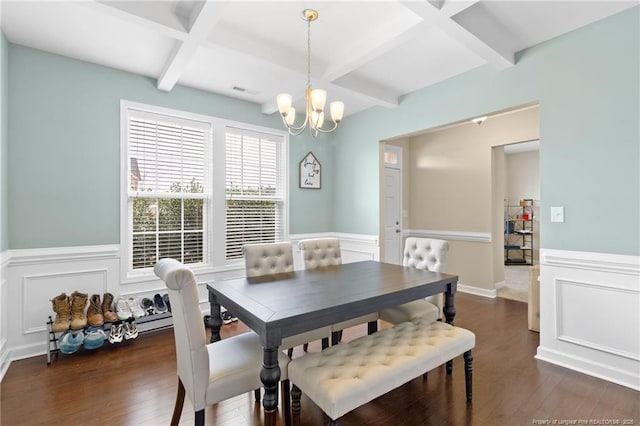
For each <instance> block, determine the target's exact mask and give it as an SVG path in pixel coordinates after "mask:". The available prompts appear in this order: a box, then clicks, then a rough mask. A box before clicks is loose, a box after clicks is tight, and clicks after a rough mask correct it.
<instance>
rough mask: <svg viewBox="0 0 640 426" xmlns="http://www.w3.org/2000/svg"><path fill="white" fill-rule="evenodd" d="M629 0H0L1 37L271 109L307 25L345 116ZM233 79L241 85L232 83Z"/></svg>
mask: <svg viewBox="0 0 640 426" xmlns="http://www.w3.org/2000/svg"><path fill="white" fill-rule="evenodd" d="M637 4H638V1H637V0H628V1H619V0H585V1H581V0H571V1H538V0H518V1H495V0H479V1H477V0H456V1H453V0H448V1H447V0H431V1H424V0H399V1H394V0H389V1H330V0H325V1H320V2H316V3H313V4H311V3H308V2H291V1H278V2H272V1H224V2H223V1H208V2H205V1H204V0H165V1H154V0H142V1H137V0H136V1H118V2H114V1H110V0H102V1H93V0H81V1H65V0H55V1H31V0H23V1H2V31H3V32H4V34H5V36H6V37H7V39H8V40H9V41H10V42H11V43H15V44H19V45H24V46H28V47H32V48H35V49H40V50H44V51H48V52H53V53H56V54H59V55H63V56H68V57H72V58H76V59H80V60H83V61H87V62H93V63H97V64H101V65H105V66H108V67H113V68H116V69H120V70H125V71H129V72H132V73H136V74H141V75H145V76H149V77H151V78H154V79H157V81H158V83H159V87H161V89H162V90H172V88H173V87H174V86H175V84H182V85H186V86H190V87H197V88H199V89H202V90H206V91H210V92H213V93H221V94H225V95H228V96H233V97H237V98H239V99H244V100H248V101H251V102H255V103H257V104H260V105H261V109H262V111H263V112H265V113H268V114H272V113H274V112H275V111H276V109H275V102H274V99H275V96H276V95H277V94H278V93H280V92H288V93H291V94H292V95H294V97H295V98H296V99H297V103H296V105H297V106H298V109H300V106H301V103H300V102H301V101H302V99H303V93H304V88H305V82H306V74H307V72H306V65H307V62H306V55H307V51H306V48H307V33H306V29H307V28H306V25H307V24H306V22H305V21H304V20H303V19H302V18H301V12H302V9H304V8H305V7H316V8H317V10H318V12H319V15H320V16H319V19H318V21H316V22H313V23H312V24H311V55H312V61H311V77H312V82H313V85H314V87H317V88H320V87H321V88H325V89H327V90H328V97H329V100H342V101H344V102H345V115H346V116H348V115H349V114H353V113H354V112H357V111H361V110H363V109H366V108H369V107H373V106H384V107H393V106H395V105H397V104H398V98H399V97H400V96H402V95H404V94H406V93H409V92H412V91H415V90H418V89H421V88H423V87H427V86H429V85H432V84H435V83H437V82H439V81H442V80H444V79H447V78H451V77H452V76H455V75H458V74H460V73H463V72H465V71H468V70H470V69H473V68H475V67H478V66H483V65H484V66H491V67H494V68H496V69H497V70H501V69H505V68H508V67H511V66H518V65H517V63H514V59H513V58H514V57H515V53H516V52H517V51H519V50H522V49H525V48H527V47H530V46H532V45H535V44H538V43H540V42H543V41H545V40H548V39H551V38H554V37H558V36H560V35H562V34H565V33H567V32H569V31H573V30H575V29H576V28H579V27H581V26H583V25H587V24H590V23H592V22H595V21H597V20H599V19H603V18H605V17H607V16H610V15H612V14H614V13H618V12H620V11H622V10H624V9H627V8H630V7H634V6H637ZM234 86H237V87H240V88H244V89H245V91H238V90H233V87H234Z"/></svg>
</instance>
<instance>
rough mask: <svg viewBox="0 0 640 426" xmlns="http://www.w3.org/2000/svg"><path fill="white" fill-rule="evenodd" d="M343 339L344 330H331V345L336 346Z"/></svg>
mask: <svg viewBox="0 0 640 426" xmlns="http://www.w3.org/2000/svg"><path fill="white" fill-rule="evenodd" d="M340 340H342V330H340V331H332V332H331V346H335V345H337V344H339V343H340Z"/></svg>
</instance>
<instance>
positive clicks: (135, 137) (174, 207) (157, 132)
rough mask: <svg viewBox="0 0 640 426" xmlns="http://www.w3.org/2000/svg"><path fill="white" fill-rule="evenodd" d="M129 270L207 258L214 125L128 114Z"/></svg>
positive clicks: (181, 119) (151, 115)
mask: <svg viewBox="0 0 640 426" xmlns="http://www.w3.org/2000/svg"><path fill="white" fill-rule="evenodd" d="M127 138H128V153H129V161H128V165H129V173H128V175H129V183H128V208H129V218H130V221H129V224H130V226H131V232H130V236H131V240H130V268H131V269H132V270H136V269H142V268H151V267H153V266H154V265H155V263H156V262H157V261H158V260H159V259H162V258H164V257H171V258H174V259H178V260H180V261H182V262H183V263H190V264H194V263H203V262H205V259H206V254H207V241H206V236H207V229H206V224H207V221H206V217H207V210H206V209H207V205H208V203H207V199H208V197H209V194H210V188H209V187H210V185H209V183H208V179H207V176H208V171H207V167H208V166H209V164H208V161H207V159H208V155H207V152H208V144H209V141H210V138H211V124H210V123H203V122H200V121H194V120H188V119H183V118H178V117H172V116H164V115H161V114H156V113H150V112H143V111H137V110H132V109H130V110H128V116H127Z"/></svg>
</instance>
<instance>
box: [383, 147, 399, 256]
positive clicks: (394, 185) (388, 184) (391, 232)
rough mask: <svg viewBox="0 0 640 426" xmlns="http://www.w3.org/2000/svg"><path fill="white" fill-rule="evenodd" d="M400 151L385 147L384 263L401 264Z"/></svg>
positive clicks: (397, 148) (396, 148) (395, 148)
mask: <svg viewBox="0 0 640 426" xmlns="http://www.w3.org/2000/svg"><path fill="white" fill-rule="evenodd" d="M401 158H402V149H401V148H400V147H395V146H389V145H387V146H386V147H385V167H384V220H385V223H384V261H385V262H388V263H396V264H402V256H401V254H402V222H401V211H402V189H401V188H402V186H401V185H402V170H401V167H402V165H401V162H400V159H401Z"/></svg>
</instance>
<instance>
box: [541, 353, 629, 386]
mask: <svg viewBox="0 0 640 426" xmlns="http://www.w3.org/2000/svg"><path fill="white" fill-rule="evenodd" d="M535 358H536V359H539V360H540V361H545V362H549V363H551V364H556V365H559V366H561V367H565V368H568V369H570V370H575V371H578V372H580V373H583V374H587V375H589V376H593V377H597V378H599V379H603V380H606V381H609V382H613V383H616V384H618V385H621V386H625V387H628V388H631V389H635V390H637V391H640V376H639V375H638V372H637V371H636V372H635V373H634V372H632V371H624V370H621V369H619V368H615V367H613V366H611V365H608V364H604V363H600V362H593V361H592V360H589V359H585V358H580V357H577V356H573V355H570V354H567V353H563V352H559V351H556V350H553V349H548V348H544V347H542V346H539V347H538V352H537V354H536V355H535Z"/></svg>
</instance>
